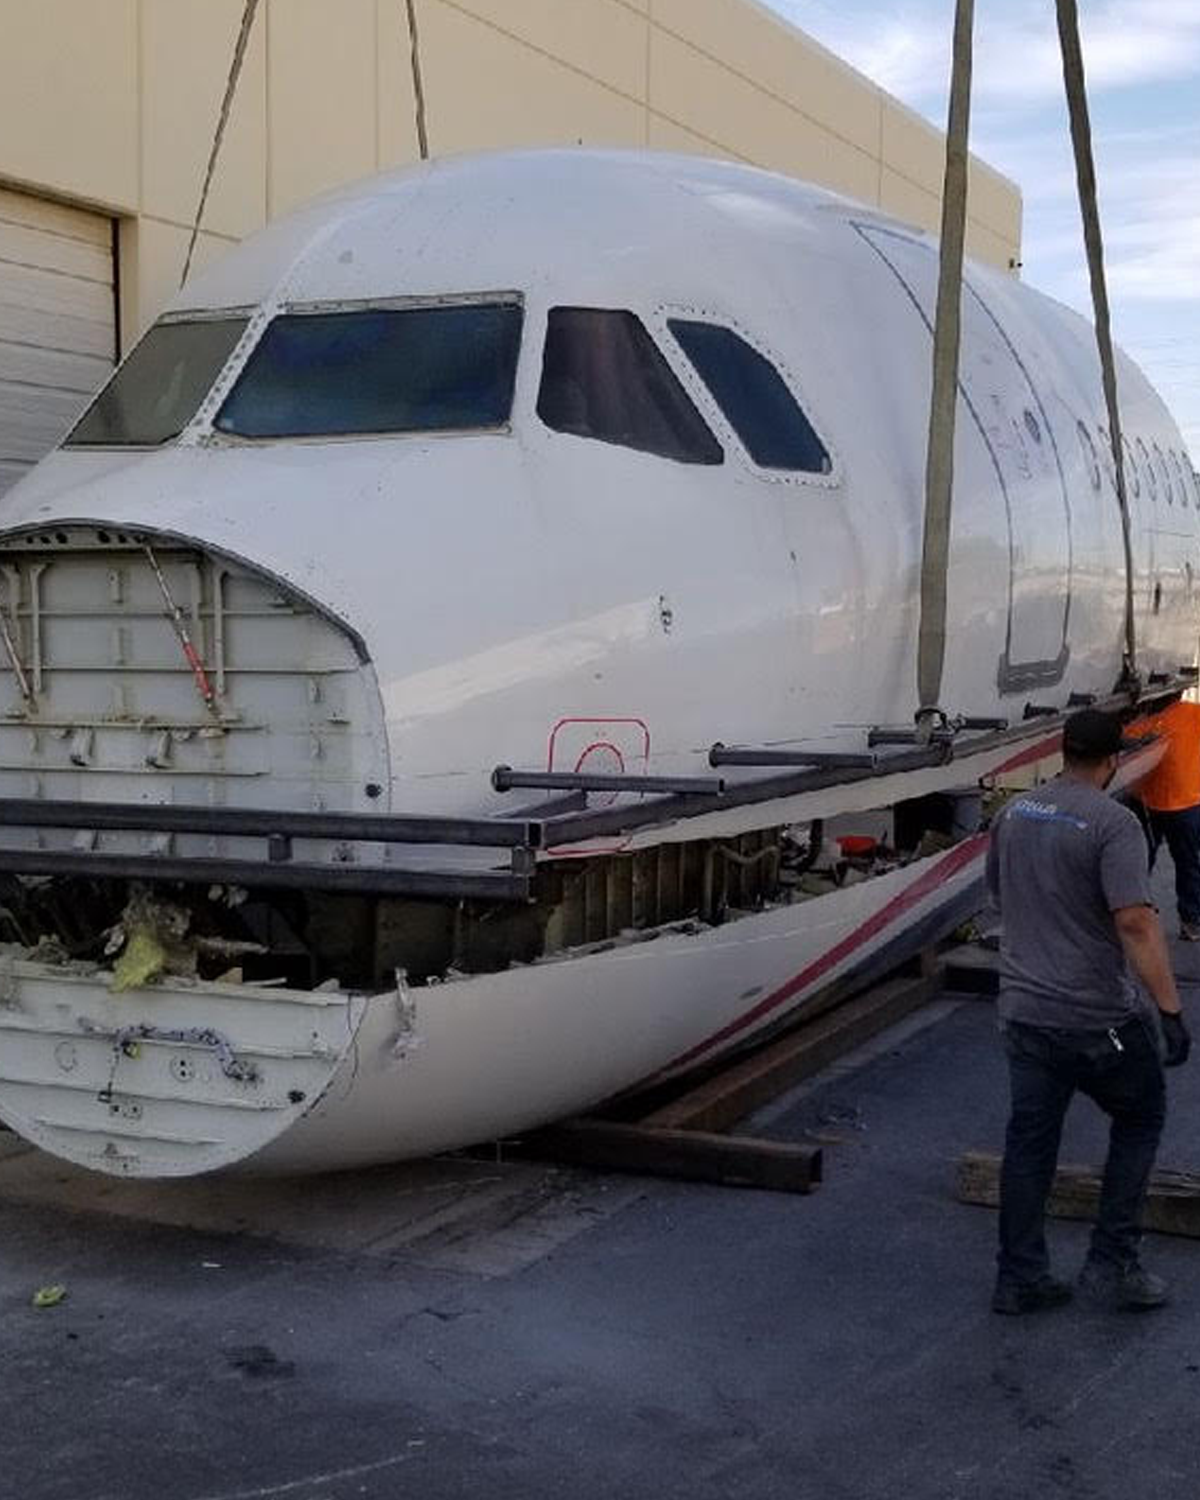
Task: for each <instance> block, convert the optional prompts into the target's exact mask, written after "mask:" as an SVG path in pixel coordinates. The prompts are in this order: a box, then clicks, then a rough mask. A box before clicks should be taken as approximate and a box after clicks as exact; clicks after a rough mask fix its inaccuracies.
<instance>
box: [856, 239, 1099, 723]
mask: <svg viewBox="0 0 1200 1500" xmlns="http://www.w3.org/2000/svg"><path fill="white" fill-rule="evenodd" d="M854 228H855V230H856V231H857V232H858V234H859V235H860V237H861V238H862V239H863V240H864V241H865V242H866V243H867V244H868V245H869V246H870V247H871V249H872V250H874V251H875V253H876V254H877V255H878V256H879V258H880V259H881V260H882V261H883V263H884V265H886V266H887V268H888V270H889V271H890V272H891V273H892V275H893V276H895V278H896V280H897V281H898V282H899V283H900V285H901V287H902V288H903V289H904V292H905V294H906V295H907V297H908V300H909V301H910V302H911V303H912V305H913V307H914V309H915V311H916V313H917V315H918V316H919V317H920V319H921V321H922V322H923V323H924V324H925V327H926V329H927V330H928V332H929V335H930V338H931V339H932V337H933V317H934V297H935V295H936V285H937V252H936V250H935V249H934V248H933V247H932V246H929V245H927V244H925V243H924V241H922V240H918V239H914V238H912V237H910V236H908V235H905V234H902V233H898V232H897V231H895V230H892V229H886V228H884V227H882V226H880V225H875V224H861V223H860V224H855V225H854ZM882 242H886V243H882ZM899 247H904V250H901V249H900V248H899ZM889 250H890V251H891V253H890V254H889ZM905 250H907V251H908V252H909V254H908V255H905V253H904V251H905ZM912 252H916V253H917V254H919V255H921V256H923V257H925V261H926V262H927V265H926V264H924V263H921V262H917V263H916V264H918V265H921V267H922V270H924V269H928V270H929V272H930V276H929V277H925V276H921V277H920V278H918V276H917V275H916V274H914V268H913V266H912V265H909V266H905V264H904V262H905V261H906V260H907V261H912ZM906 270H907V271H908V274H906ZM926 281H927V282H929V285H928V287H922V285H921V283H922V282H926ZM914 282H916V283H917V284H916V285H914ZM923 290H924V292H925V295H924V297H923V296H922V291H923ZM963 292H964V296H963V334H964V343H965V340H966V334H967V330H968V328H969V327H970V326H971V324H972V322H973V323H974V327H975V330H976V333H977V335H981V338H980V339H979V340H978V343H979V345H981V349H980V358H979V360H978V361H977V362H974V363H972V362H968V361H965V360H964V361H962V362H961V364H960V369H959V381H958V390H959V396H960V398H961V399H962V402H963V404H964V405H965V407H966V409H967V411H968V412H969V413H970V416H971V419H972V421H973V423H974V425H975V427H976V429H977V431H978V433H979V436H980V438H981V440H982V442H983V444H984V448H985V451H986V452H987V454H988V457H989V459H990V461H991V465H992V469H993V472H994V473H995V476H996V483H997V486H998V488H999V491H1000V495H1001V498H1002V500H1003V503H1004V509H1005V518H1006V524H1007V529H1008V546H1009V579H1008V618H1007V621H1006V627H1005V642H1004V651H1003V654H1002V655H1001V657H1000V661H999V665H998V672H997V685H998V687H999V690H1000V692H1001V693H1004V694H1007V693H1016V692H1022V691H1025V690H1028V689H1029V688H1033V687H1049V686H1052V685H1053V684H1055V683H1057V682H1060V681H1061V680H1062V677H1063V675H1064V673H1065V672H1066V668H1067V663H1068V661H1069V660H1070V655H1071V648H1070V620H1071V590H1072V577H1073V571H1074V538H1073V527H1072V516H1071V506H1070V496H1069V493H1068V490H1067V483H1066V475H1065V472H1064V469H1063V463H1062V456H1061V454H1060V452H1059V447H1058V442H1057V439H1056V437H1055V432H1054V425H1053V423H1052V422H1051V420H1050V417H1049V414H1048V413H1047V411H1046V408H1045V405H1044V403H1043V401H1042V397H1041V394H1040V392H1039V391H1038V389H1037V386H1036V385H1035V384H1034V381H1033V379H1032V377H1031V375H1030V373H1029V370H1028V368H1027V366H1026V364H1025V362H1024V360H1023V359H1022V358H1021V356H1020V354H1019V353H1018V351H1017V349H1016V347H1015V346H1014V344H1013V342H1012V340H1011V339H1010V338H1009V336H1008V334H1007V332H1006V331H1005V329H1004V327H1003V325H1002V324H1001V322H1000V320H999V319H998V318H997V317H996V315H995V313H994V312H993V311H992V309H991V308H990V307H989V306H988V304H987V303H986V302H985V301H984V299H983V297H982V296H980V294H979V292H978V291H977V290H976V289H975V288H974V287H973V286H972V285H971V283H970V282H969V281H966V280H965V279H964V282H963ZM1047 494H1049V495H1050V496H1051V497H1052V502H1053V503H1051V504H1049V505H1047V504H1045V503H1044V502H1045V499H1046V496H1047ZM1056 511H1057V514H1056V513H1055V512H1056ZM1035 538H1036V547H1035V546H1034V540H1035ZM1030 564H1032V567H1031V566H1030ZM1047 564H1049V566H1047ZM1047 575H1049V577H1048V578H1047Z"/></svg>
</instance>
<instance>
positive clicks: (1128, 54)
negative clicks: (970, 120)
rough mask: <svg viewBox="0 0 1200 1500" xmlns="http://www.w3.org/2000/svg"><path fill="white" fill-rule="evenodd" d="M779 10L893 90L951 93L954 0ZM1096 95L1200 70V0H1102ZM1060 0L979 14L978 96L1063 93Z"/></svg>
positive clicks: (1095, 35) (1093, 68)
mask: <svg viewBox="0 0 1200 1500" xmlns="http://www.w3.org/2000/svg"><path fill="white" fill-rule="evenodd" d="M774 8H775V9H776V10H778V11H780V12H781V13H782V14H783V15H785V16H787V17H788V18H789V19H790V20H792V21H794V22H795V23H796V25H797V26H799V27H800V28H801V30H807V31H809V32H811V34H812V35H813V36H815V37H816V38H817V40H818V41H820V42H822V43H823V44H824V45H825V46H827V47H829V48H831V49H832V50H833V51H835V52H837V53H838V55H839V56H841V57H844V58H845V59H846V60H847V61H848V62H850V63H851V64H852V65H853V66H854V67H856V68H859V69H861V71H862V72H864V73H865V74H867V76H868V77H869V78H872V79H873V80H874V81H875V82H876V83H878V84H880V85H881V86H882V87H883V88H885V89H887V90H888V92H889V93H893V94H896V95H898V96H899V97H900V98H902V99H906V100H907V101H908V102H909V103H915V104H918V105H919V106H922V107H926V108H928V107H930V105H932V104H935V103H936V102H937V101H941V100H942V99H943V98H944V97H945V94H946V90H947V88H948V85H949V77H950V40H951V27H952V16H953V12H952V10H951V8H950V5H949V3H948V0H947V3H946V4H939V5H938V6H936V7H932V6H930V5H929V4H928V3H927V0H925V3H922V0H899V3H898V4H897V5H895V6H894V7H889V8H888V9H887V11H886V12H885V9H884V7H882V6H880V7H878V10H877V11H876V13H875V14H874V15H872V16H870V17H864V15H863V14H862V11H861V10H859V12H858V14H857V15H853V14H847V8H845V7H842V6H836V5H834V4H832V3H830V0H774ZM1080 27H1081V30H1082V34H1083V48H1084V60H1085V64H1086V67H1087V74H1088V84H1089V87H1090V88H1091V89H1092V90H1093V91H1103V90H1106V89H1110V88H1120V87H1127V86H1130V85H1135V84H1141V83H1148V82H1155V81H1164V80H1173V79H1180V78H1187V77H1189V76H1191V75H1193V74H1195V73H1196V71H1197V69H1198V68H1200V5H1197V4H1196V3H1195V0H1097V3H1095V4H1094V5H1091V6H1089V7H1088V8H1087V9H1086V10H1085V12H1084V14H1083V15H1082V17H1081V20H1080ZM1062 91H1063V82H1062V63H1061V60H1060V53H1059V41H1058V31H1057V28H1056V26H1055V22H1054V7H1053V5H1052V4H1051V3H1050V0H1003V3H1001V4H1000V5H997V6H995V7H994V8H990V9H988V10H984V9H982V8H981V9H980V10H979V11H977V20H976V27H975V87H974V98H975V100H976V102H977V103H978V104H979V105H980V106H981V107H986V106H987V105H988V104H989V103H991V102H995V101H1013V100H1026V101H1036V100H1043V99H1050V98H1057V97H1058V96H1060V95H1061V94H1062Z"/></svg>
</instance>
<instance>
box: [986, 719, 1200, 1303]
mask: <svg viewBox="0 0 1200 1500" xmlns="http://www.w3.org/2000/svg"><path fill="white" fill-rule="evenodd" d="M1120 749H1121V731H1120V725H1119V723H1118V722H1117V720H1116V719H1115V718H1113V717H1112V716H1111V715H1109V714H1104V713H1101V712H1099V711H1098V710H1096V709H1084V710H1082V711H1081V712H1079V713H1077V714H1073V715H1072V716H1071V717H1070V718H1069V719H1068V720H1067V722H1066V726H1065V728H1064V730H1063V771H1062V774H1061V775H1060V776H1058V777H1056V778H1055V779H1054V780H1053V781H1050V782H1047V783H1046V784H1045V785H1043V786H1039V787H1037V788H1035V789H1034V790H1033V791H1031V792H1027V793H1025V794H1024V795H1023V796H1020V797H1017V798H1016V799H1015V800H1014V801H1012V802H1010V803H1009V805H1008V806H1007V807H1006V808H1005V809H1004V811H1003V813H1001V815H1000V816H999V818H997V820H996V823H995V825H994V827H993V830H992V841H991V849H990V851H989V854H988V864H987V882H988V890H989V894H990V896H991V898H992V901H993V903H994V904H995V905H996V906H998V907H999V909H1000V912H1001V916H1002V918H1003V924H1004V933H1003V938H1002V941H1001V950H1000V951H1001V978H1000V999H999V1012H1000V1019H1001V1023H1002V1027H1003V1032H1004V1040H1005V1049H1006V1051H1007V1054H1008V1065H1009V1081H1010V1084H1011V1090H1012V1111H1011V1114H1010V1117H1009V1122H1008V1131H1007V1134H1006V1137H1005V1148H1004V1166H1003V1169H1002V1171H1001V1176H1000V1250H999V1254H998V1257H997V1260H998V1266H999V1270H998V1275H997V1279H996V1291H995V1295H994V1297H993V1299H992V1307H993V1309H994V1310H995V1311H996V1312H999V1313H1024V1312H1034V1311H1037V1310H1039V1309H1041V1308H1046V1307H1054V1306H1057V1305H1058V1304H1060V1303H1062V1302H1066V1301H1067V1300H1068V1299H1069V1298H1070V1295H1071V1289H1070V1287H1069V1286H1068V1285H1067V1284H1066V1283H1065V1282H1062V1281H1059V1280H1058V1279H1057V1278H1055V1277H1054V1276H1052V1275H1051V1274H1050V1262H1049V1258H1048V1255H1047V1251H1046V1237H1045V1211H1046V1197H1047V1194H1048V1193H1049V1190H1050V1185H1051V1183H1052V1181H1053V1179H1054V1171H1055V1167H1056V1166H1057V1163H1058V1148H1059V1140H1060V1137H1061V1135H1062V1125H1063V1120H1064V1118H1065V1116H1066V1112H1067V1106H1068V1105H1069V1104H1070V1102H1071V1098H1072V1096H1073V1095H1074V1094H1075V1092H1076V1090H1079V1091H1080V1092H1082V1093H1084V1094H1086V1095H1087V1096H1088V1097H1089V1098H1091V1099H1093V1100H1095V1102H1096V1103H1097V1104H1098V1105H1099V1106H1100V1108H1101V1109H1103V1110H1104V1111H1105V1113H1106V1114H1107V1115H1108V1116H1109V1119H1110V1122H1111V1125H1110V1133H1109V1148H1108V1160H1107V1162H1106V1165H1105V1169H1104V1181H1103V1186H1102V1189H1101V1195H1100V1207H1099V1212H1098V1215H1097V1220H1096V1225H1095V1228H1094V1230H1093V1232H1092V1240H1091V1248H1090V1250H1089V1252H1088V1257H1087V1261H1086V1262H1085V1264H1084V1268H1083V1271H1082V1273H1081V1275H1080V1278H1079V1285H1080V1289H1081V1290H1082V1291H1083V1292H1085V1293H1086V1294H1087V1295H1088V1296H1089V1297H1090V1299H1091V1300H1093V1301H1097V1302H1099V1303H1101V1304H1103V1305H1105V1306H1108V1307H1118V1308H1151V1307H1160V1306H1162V1304H1163V1303H1164V1302H1165V1301H1166V1300H1167V1292H1166V1287H1165V1285H1164V1283H1163V1282H1162V1280H1161V1279H1160V1278H1159V1277H1157V1276H1155V1275H1153V1274H1152V1273H1150V1272H1149V1271H1146V1270H1144V1269H1143V1268H1142V1266H1141V1265H1140V1263H1139V1261H1138V1245H1139V1242H1140V1237H1141V1236H1140V1220H1141V1212H1142V1204H1143V1202H1144V1199H1145V1195H1146V1187H1147V1184H1148V1182H1149V1178H1150V1172H1151V1169H1152V1168H1153V1166H1154V1156H1155V1152H1156V1151H1157V1149H1158V1141H1159V1137H1160V1135H1161V1134H1162V1127H1163V1120H1164V1118H1165V1110H1166V1090H1165V1087H1164V1082H1163V1072H1162V1069H1163V1064H1164V1062H1165V1064H1166V1065H1167V1066H1168V1067H1171V1066H1175V1065H1178V1064H1180V1063H1182V1062H1184V1061H1185V1060H1186V1058H1187V1054H1188V1050H1189V1047H1190V1038H1189V1036H1188V1032H1187V1027H1186V1025H1185V1024H1184V1021H1183V1015H1182V1011H1181V1009H1180V1004H1179V996H1178V994H1177V992H1176V989H1175V980H1174V977H1173V975H1172V973H1171V966H1170V960H1169V956H1168V953H1167V946H1166V941H1165V939H1164V937H1163V933H1162V928H1161V926H1160V924H1159V920H1158V914H1157V912H1156V911H1155V908H1154V905H1153V899H1152V897H1151V894H1150V877H1149V869H1148V861H1147V851H1146V841H1145V836H1144V835H1143V833H1142V829H1141V826H1140V824H1139V823H1138V821H1137V819H1136V818H1135V817H1134V815H1133V814H1132V813H1131V812H1129V811H1128V810H1127V809H1126V808H1123V807H1121V806H1119V805H1118V804H1117V803H1116V802H1114V801H1113V800H1112V799H1111V798H1110V797H1109V796H1108V795H1107V793H1106V791H1105V788H1106V787H1107V786H1108V784H1109V782H1110V781H1111V780H1112V778H1113V775H1114V774H1115V772H1116V769H1117V763H1118V758H1119V752H1120ZM1135 976H1136V978H1137V979H1138V980H1140V981H1141V984H1142V985H1143V986H1144V988H1145V990H1146V991H1147V992H1148V993H1149V995H1150V997H1151V999H1152V1001H1153V1006H1149V1005H1147V1003H1146V1001H1145V999H1144V998H1143V996H1142V994H1141V993H1140V991H1139V989H1138V986H1137V984H1136V983H1135V982H1134V977H1135ZM1156 1016H1157V1020H1158V1024H1157V1025H1156ZM1160 1037H1161V1049H1162V1050H1161V1051H1160Z"/></svg>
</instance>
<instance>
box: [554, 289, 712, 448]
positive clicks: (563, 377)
mask: <svg viewBox="0 0 1200 1500" xmlns="http://www.w3.org/2000/svg"><path fill="white" fill-rule="evenodd" d="M537 412H538V416H539V417H541V419H542V421H543V422H545V424H546V426H547V427H550V428H553V430H554V431H555V432H566V433H570V434H571V435H572V436H574V437H583V438H594V439H595V440H596V441H597V442H601V443H616V444H618V445H619V446H620V447H623V448H635V449H637V451H638V452H639V453H654V454H657V455H658V456H659V457H660V458H672V459H675V460H676V462H678V463H683V464H720V463H724V461H725V454H724V452H723V450H722V448H721V445H720V444H719V443H718V442H717V440H716V438H715V437H713V435H712V433H711V432H710V431H709V429H708V426H707V424H706V423H705V421H704V418H703V417H702V416H701V415H700V413H699V412H698V411H697V410H696V408H695V406H694V405H693V404H692V400H691V397H690V396H689V395H688V393H687V392H686V391H685V390H684V388H683V386H682V384H681V383H680V381H679V378H678V377H677V376H676V374H675V372H674V370H672V369H671V367H670V365H669V364H668V363H667V361H666V359H665V357H664V356H663V353H662V351H661V350H660V349H659V347H658V345H657V344H656V343H655V342H654V340H653V339H652V338H651V337H650V334H649V333H648V332H647V330H646V327H645V324H644V323H643V322H642V321H641V319H640V318H638V317H637V316H636V315H635V314H633V313H631V312H623V311H619V310H618V311H613V310H609V309H603V308H594V307H552V308H551V309H550V317H549V322H548V326H547V329H546V351H545V357H544V361H543V364H542V384H541V389H540V390H539V392H538V402H537Z"/></svg>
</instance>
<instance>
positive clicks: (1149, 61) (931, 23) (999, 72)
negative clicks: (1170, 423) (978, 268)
mask: <svg viewBox="0 0 1200 1500" xmlns="http://www.w3.org/2000/svg"><path fill="white" fill-rule="evenodd" d="M768 3H769V4H770V5H771V6H772V7H773V8H774V9H775V10H777V11H779V12H780V13H781V14H782V15H784V16H786V17H787V18H788V19H789V20H791V21H793V22H795V24H796V25H797V26H799V27H800V28H801V29H802V30H803V31H805V32H807V33H808V34H809V35H810V36H812V37H815V38H816V40H817V41H819V42H821V43H822V44H823V45H824V46H826V47H828V48H829V49H830V50H831V51H833V52H836V53H837V54H838V56H840V57H843V58H845V59H846V61H847V62H849V63H851V64H853V66H855V67H856V68H859V69H860V70H861V71H862V72H864V73H866V74H867V75H868V77H870V78H872V79H874V80H875V81H876V82H877V83H879V84H880V85H882V87H884V88H886V89H887V90H888V91H889V92H890V93H892V94H895V95H896V96H897V97H898V98H900V99H903V100H904V101H905V103H907V104H909V105H911V106H912V107H913V108H914V109H917V110H919V111H920V112H921V113H922V114H924V115H926V116H927V117H928V118H929V119H931V120H933V121H934V122H935V123H936V124H938V125H939V126H941V127H944V125H945V118H946V97H947V89H948V80H949V75H950V38H951V32H952V29H953V22H954V10H955V6H954V0H768ZM1079 10H1080V26H1081V29H1082V32H1083V48H1084V61H1085V63H1086V65H1087V69H1088V85H1089V93H1090V97H1091V110H1092V129H1093V132H1094V147H1095V153H1096V171H1097V177H1098V180H1099V187H1100V212H1101V219H1102V225H1103V228H1104V236H1105V254H1106V261H1107V265H1108V277H1109V294H1110V297H1111V300H1112V306H1113V324H1114V331H1115V334H1116V338H1117V340H1118V342H1119V343H1121V344H1122V345H1123V346H1124V348H1125V349H1126V350H1127V351H1128V352H1129V353H1130V354H1131V355H1132V356H1133V358H1134V359H1136V360H1137V361H1138V363H1139V364H1140V365H1141V366H1142V368H1143V369H1144V370H1145V372H1146V374H1147V375H1148V376H1149V377H1150V379H1151V380H1152V381H1153V382H1154V384H1155V385H1156V386H1157V387H1158V389H1159V391H1160V392H1161V394H1162V395H1163V397H1164V398H1165V400H1166V401H1167V404H1168V405H1169V406H1170V408H1171V410H1172V412H1173V413H1174V415H1175V417H1176V419H1177V421H1178V422H1179V423H1180V426H1181V427H1182V428H1183V432H1184V437H1185V438H1186V440H1187V443H1188V447H1189V450H1190V453H1191V457H1192V460H1193V463H1194V464H1196V465H1198V466H1200V0H1079ZM1054 15H1055V5H1054V0H976V4H975V88H974V96H973V97H974V103H973V111H972V123H971V146H972V149H973V150H974V151H976V152H977V153H978V154H979V155H980V156H982V157H984V159H985V160H987V161H989V162H991V163H992V165H994V166H996V167H998V168H999V169H1000V170H1001V171H1002V172H1005V173H1006V174H1007V175H1008V176H1010V177H1012V178H1013V179H1014V180H1015V181H1016V182H1017V183H1018V185H1019V186H1020V188H1021V190H1022V193H1023V195H1024V200H1025V233H1024V245H1023V250H1022V256H1023V260H1024V267H1025V269H1024V272H1023V275H1024V278H1025V280H1026V281H1028V282H1030V283H1031V284H1032V285H1034V286H1037V287H1039V288H1040V289H1041V290H1042V291H1045V292H1049V293H1050V295H1051V296H1054V297H1058V298H1060V299H1061V300H1062V301H1064V302H1067V303H1070V304H1071V305H1072V306H1073V307H1076V308H1078V309H1079V310H1080V311H1081V312H1084V313H1087V314H1088V316H1089V317H1090V315H1091V297H1090V293H1089V291H1088V283H1087V271H1086V265H1085V261H1084V251H1083V236H1082V230H1081V228H1080V223H1079V210H1078V206H1077V201H1076V197H1075V175H1074V166H1073V161H1072V156H1071V147H1070V138H1069V135H1068V130H1067V121H1066V108H1065V105H1064V103H1063V85H1062V74H1061V64H1060V62H1059V52H1058V32H1057V29H1056V25H1055V19H1054Z"/></svg>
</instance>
